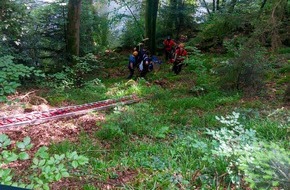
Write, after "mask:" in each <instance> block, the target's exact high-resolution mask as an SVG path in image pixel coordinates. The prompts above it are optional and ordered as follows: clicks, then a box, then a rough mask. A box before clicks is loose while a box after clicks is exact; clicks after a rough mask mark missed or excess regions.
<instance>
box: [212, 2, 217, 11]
mask: <svg viewBox="0 0 290 190" xmlns="http://www.w3.org/2000/svg"><path fill="white" fill-rule="evenodd" d="M215 10H216V7H215V0H213V1H212V12H213V13H214V12H215Z"/></svg>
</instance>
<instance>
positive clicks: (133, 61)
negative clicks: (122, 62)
mask: <svg viewBox="0 0 290 190" xmlns="http://www.w3.org/2000/svg"><path fill="white" fill-rule="evenodd" d="M137 56H138V51H134V52H133V54H132V55H130V57H129V64H128V69H129V71H130V75H129V76H128V77H127V79H131V78H132V77H133V75H134V71H135V67H136V66H137V61H136V59H137Z"/></svg>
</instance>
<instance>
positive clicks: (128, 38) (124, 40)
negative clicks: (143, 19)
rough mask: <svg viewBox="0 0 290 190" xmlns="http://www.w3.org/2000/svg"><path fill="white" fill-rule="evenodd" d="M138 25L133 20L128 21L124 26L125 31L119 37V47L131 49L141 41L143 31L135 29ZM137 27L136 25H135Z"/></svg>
mask: <svg viewBox="0 0 290 190" xmlns="http://www.w3.org/2000/svg"><path fill="white" fill-rule="evenodd" d="M137 24H138V23H136V22H135V21H134V20H128V21H127V22H126V24H125V26H126V27H125V31H124V32H123V33H122V35H121V39H120V40H121V45H122V46H123V47H127V48H133V47H135V46H137V45H138V43H140V42H141V40H142V35H143V31H140V29H139V27H136V25H137ZM137 26H138V25H137Z"/></svg>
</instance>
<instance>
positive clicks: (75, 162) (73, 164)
mask: <svg viewBox="0 0 290 190" xmlns="http://www.w3.org/2000/svg"><path fill="white" fill-rule="evenodd" d="M78 165H79V164H78V162H77V161H75V160H74V161H72V166H73V168H74V169H76V168H77V167H78Z"/></svg>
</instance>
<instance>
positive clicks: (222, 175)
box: [50, 58, 289, 189]
mask: <svg viewBox="0 0 290 190" xmlns="http://www.w3.org/2000/svg"><path fill="white" fill-rule="evenodd" d="M208 59H211V58H208ZM168 69H169V65H162V68H161V70H160V71H159V72H158V73H156V74H153V73H150V74H149V75H148V77H147V78H148V81H149V83H148V82H147V81H145V80H143V79H141V80H138V81H128V80H124V79H123V78H122V79H120V78H111V79H109V80H106V81H103V82H104V83H102V84H104V88H100V87H99V86H94V85H91V86H90V88H87V90H85V91H79V90H76V89H75V90H72V91H69V92H66V93H60V94H55V96H52V97H51V98H52V99H51V100H53V101H52V102H56V103H59V101H63V100H64V98H62V97H65V99H66V100H71V101H73V102H79V103H81V102H89V101H92V100H94V101H96V100H98V99H104V98H110V97H120V96H123V95H128V94H132V93H135V94H137V95H139V96H140V97H144V98H145V99H144V100H143V101H142V102H141V103H139V104H135V105H130V106H125V107H122V108H120V109H116V110H115V111H114V112H112V113H110V114H108V116H107V118H106V121H105V122H104V123H99V124H100V125H101V126H102V127H101V129H100V130H99V131H97V132H96V133H95V134H93V135H91V134H85V133H82V134H81V135H80V137H79V142H78V143H73V142H69V141H64V142H62V143H59V144H54V145H52V146H50V151H51V152H52V153H58V154H60V153H65V152H67V151H72V150H76V151H77V152H79V153H81V154H83V155H85V156H87V157H88V158H89V159H90V165H89V166H88V168H90V170H89V171H88V172H89V176H94V177H97V178H98V180H101V181H103V182H104V183H106V182H107V181H108V180H109V179H118V178H120V177H121V176H119V173H120V172H125V171H127V170H128V169H130V170H133V171H135V173H136V176H134V178H132V179H130V180H129V181H127V182H126V183H123V184H117V185H118V188H120V189H197V188H201V189H216V188H219V187H224V188H230V187H232V186H233V183H232V182H231V175H230V174H229V173H228V170H227V167H228V163H229V162H228V160H226V159H223V158H221V157H217V156H215V155H212V146H213V144H212V139H210V138H209V136H208V135H207V134H205V131H206V129H220V128H221V127H222V126H221V125H220V123H219V122H218V121H217V120H216V118H215V116H220V115H225V114H228V113H231V112H232V111H234V110H235V111H240V112H241V113H242V116H243V117H244V118H245V120H244V121H243V124H244V125H245V126H246V128H248V129H254V130H256V132H257V137H258V138H259V139H263V141H267V142H271V141H274V142H277V143H280V144H281V145H282V146H284V147H285V148H289V143H287V142H289V136H288V137H287V134H288V133H289V127H287V124H286V123H287V122H286V120H285V122H286V123H285V125H283V126H282V127H281V121H279V119H281V118H285V114H287V113H289V112H287V111H285V112H284V115H283V114H282V115H281V114H280V115H276V117H275V118H273V117H271V118H267V119H265V116H264V115H263V114H262V111H263V110H261V109H265V106H264V104H265V102H264V101H263V100H259V99H254V100H251V101H246V102H242V96H241V94H240V93H237V92H232V93H225V92H222V91H220V90H219V89H218V88H216V87H215V86H214V83H211V81H214V79H215V77H216V76H212V75H210V74H209V73H207V72H206V73H204V72H203V74H207V76H204V79H205V80H207V81H204V82H203V84H206V85H207V88H208V89H207V91H206V92H204V93H202V94H199V95H197V94H194V93H192V92H191V91H190V85H191V84H192V81H199V82H201V80H196V77H198V75H199V73H192V72H190V71H186V68H185V69H184V70H183V71H182V73H181V74H180V75H178V76H175V75H173V74H172V73H169V72H168ZM161 79H166V81H167V82H168V83H169V84H170V85H168V86H166V87H165V88H162V87H160V86H158V85H153V82H154V81H155V80H161ZM116 82H117V83H116ZM209 83H210V84H209ZM195 85H201V84H200V83H197V84H195ZM211 87H212V88H211ZM83 97H85V98H83ZM277 119H278V120H277ZM288 122H289V121H288ZM288 124H289V123H288ZM105 145H106V146H105ZM107 145H109V146H107ZM108 147H109V148H108ZM85 169H86V168H84V170H85ZM83 188H84V189H98V188H100V187H95V186H94V185H93V184H86V185H84V187H83ZM240 188H241V189H242V188H244V187H242V186H241V187H240Z"/></svg>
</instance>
